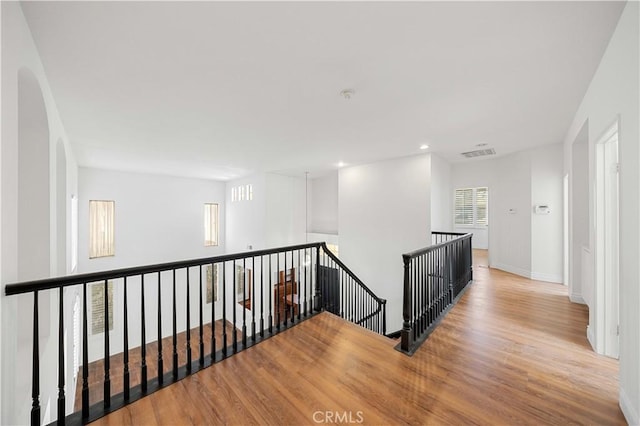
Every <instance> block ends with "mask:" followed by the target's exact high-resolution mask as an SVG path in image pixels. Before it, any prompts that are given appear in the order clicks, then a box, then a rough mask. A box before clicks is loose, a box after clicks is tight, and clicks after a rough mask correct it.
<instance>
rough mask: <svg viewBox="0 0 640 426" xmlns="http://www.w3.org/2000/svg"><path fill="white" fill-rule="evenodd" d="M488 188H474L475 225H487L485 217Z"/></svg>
mask: <svg viewBox="0 0 640 426" xmlns="http://www.w3.org/2000/svg"><path fill="white" fill-rule="evenodd" d="M488 195H489V191H488V188H476V225H485V226H486V225H488V224H489V218H488V215H487V203H488Z"/></svg>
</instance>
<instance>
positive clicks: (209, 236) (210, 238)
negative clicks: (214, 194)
mask: <svg viewBox="0 0 640 426" xmlns="http://www.w3.org/2000/svg"><path fill="white" fill-rule="evenodd" d="M204 245H205V246H217V245H218V205H217V204H213V203H207V204H205V205H204Z"/></svg>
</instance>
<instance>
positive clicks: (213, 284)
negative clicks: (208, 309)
mask: <svg viewBox="0 0 640 426" xmlns="http://www.w3.org/2000/svg"><path fill="white" fill-rule="evenodd" d="M218 267H219V265H218V264H215V265H207V267H206V268H205V270H206V274H205V275H206V283H207V298H206V303H211V302H217V301H218Z"/></svg>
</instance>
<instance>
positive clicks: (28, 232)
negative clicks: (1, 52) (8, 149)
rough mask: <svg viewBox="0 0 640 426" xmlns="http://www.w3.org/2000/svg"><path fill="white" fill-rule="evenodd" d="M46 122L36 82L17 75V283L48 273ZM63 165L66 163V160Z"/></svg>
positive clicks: (27, 75)
mask: <svg viewBox="0 0 640 426" xmlns="http://www.w3.org/2000/svg"><path fill="white" fill-rule="evenodd" d="M49 151H50V149H49V122H48V119H47V111H46V108H45V103H44V98H43V96H42V91H41V89H40V85H39V83H38V80H37V79H36V77H35V76H34V75H33V73H32V72H31V71H29V70H27V69H25V68H22V69H20V71H19V72H18V279H19V281H26V280H33V279H39V278H46V277H49V276H50V272H51V245H50V242H51V222H50V217H51V214H50V201H49V200H50V197H49V195H50V194H49V192H50V177H49V176H50V162H49V159H50V152H49ZM65 161H66V160H65Z"/></svg>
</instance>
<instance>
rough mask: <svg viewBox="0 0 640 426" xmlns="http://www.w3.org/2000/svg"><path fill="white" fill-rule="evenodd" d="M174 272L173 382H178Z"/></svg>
mask: <svg viewBox="0 0 640 426" xmlns="http://www.w3.org/2000/svg"><path fill="white" fill-rule="evenodd" d="M176 303H177V302H176V270H175V269H174V270H173V354H172V355H173V357H172V358H173V381H174V382H175V381H176V380H178V317H177V313H176V312H177V308H176Z"/></svg>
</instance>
